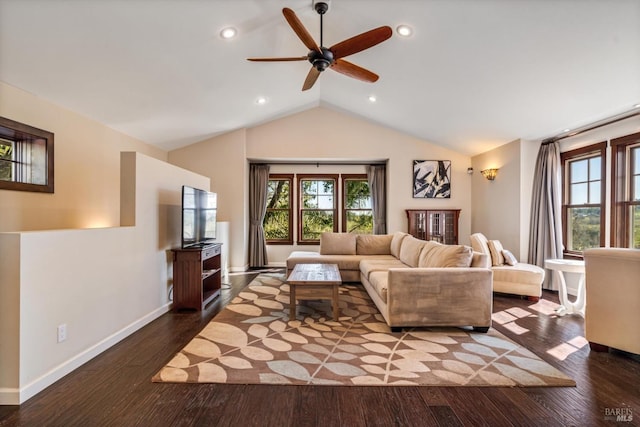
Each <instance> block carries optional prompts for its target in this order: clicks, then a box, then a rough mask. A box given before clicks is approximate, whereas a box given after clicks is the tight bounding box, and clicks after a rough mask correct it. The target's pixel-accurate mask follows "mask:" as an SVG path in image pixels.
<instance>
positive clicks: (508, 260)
mask: <svg viewBox="0 0 640 427" xmlns="http://www.w3.org/2000/svg"><path fill="white" fill-rule="evenodd" d="M502 256H504V263H505V264H507V265H516V264H517V263H518V260H517V259H516V257H515V256H513V254H512V253H511V251H508V250H506V249H503V250H502Z"/></svg>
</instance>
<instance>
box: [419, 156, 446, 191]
mask: <svg viewBox="0 0 640 427" xmlns="http://www.w3.org/2000/svg"><path fill="white" fill-rule="evenodd" d="M450 197H451V160H414V161H413V198H414V199H448V198H450Z"/></svg>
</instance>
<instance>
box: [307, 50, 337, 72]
mask: <svg viewBox="0 0 640 427" xmlns="http://www.w3.org/2000/svg"><path fill="white" fill-rule="evenodd" d="M320 50H321V51H322V53H321V52H318V51H316V50H311V51H309V55H308V56H309V62H311V64H312V65H313V66H314V67H315V69H316V70H318V71H324V70H326V69H327V68H329V67H330V66H331V64H333V61H334V59H333V53H332V52H331V51H330V50H329V49H327V48H326V47H321V48H320Z"/></svg>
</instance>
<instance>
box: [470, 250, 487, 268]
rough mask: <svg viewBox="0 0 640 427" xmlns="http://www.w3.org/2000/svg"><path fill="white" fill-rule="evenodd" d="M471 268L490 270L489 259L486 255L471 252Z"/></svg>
mask: <svg viewBox="0 0 640 427" xmlns="http://www.w3.org/2000/svg"><path fill="white" fill-rule="evenodd" d="M471 267H475V268H491V257H490V256H489V255H488V254H482V253H480V252H476V251H473V257H472V258H471Z"/></svg>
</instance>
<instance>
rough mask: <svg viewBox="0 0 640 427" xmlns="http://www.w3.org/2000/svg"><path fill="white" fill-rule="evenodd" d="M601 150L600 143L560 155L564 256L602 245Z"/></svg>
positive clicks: (602, 181)
mask: <svg viewBox="0 0 640 427" xmlns="http://www.w3.org/2000/svg"><path fill="white" fill-rule="evenodd" d="M604 149H605V144H604V143H602V144H597V145H596V146H589V147H585V148H583V149H579V150H574V151H569V152H566V153H563V154H562V158H563V170H564V183H565V185H564V189H565V191H564V209H563V217H564V218H563V228H564V242H565V251H566V252H569V253H571V252H574V253H578V252H582V251H584V250H585V249H587V248H593V247H599V246H602V245H603V243H604V236H603V230H604V226H603V223H604V188H605V187H604Z"/></svg>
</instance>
